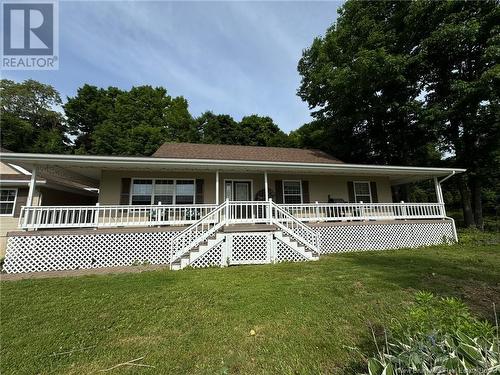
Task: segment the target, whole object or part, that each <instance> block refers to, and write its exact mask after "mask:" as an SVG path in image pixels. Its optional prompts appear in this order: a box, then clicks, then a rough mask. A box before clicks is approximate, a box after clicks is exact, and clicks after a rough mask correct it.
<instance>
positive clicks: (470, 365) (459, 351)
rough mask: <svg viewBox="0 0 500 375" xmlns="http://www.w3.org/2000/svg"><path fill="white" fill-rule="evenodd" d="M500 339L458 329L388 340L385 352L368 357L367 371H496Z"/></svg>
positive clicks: (382, 374) (387, 374) (379, 374)
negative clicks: (478, 336)
mask: <svg viewBox="0 0 500 375" xmlns="http://www.w3.org/2000/svg"><path fill="white" fill-rule="evenodd" d="M499 353H500V352H499V340H498V338H496V337H494V336H491V337H488V338H472V337H470V336H467V335H465V334H463V333H460V332H459V331H458V332H457V333H454V334H444V335H438V336H436V337H434V336H427V337H422V336H421V335H419V336H409V337H407V338H406V339H405V340H404V341H399V340H394V341H393V342H388V343H387V345H386V347H385V348H384V352H381V353H379V354H378V356H377V357H374V358H370V359H369V361H368V374H369V375H392V374H394V375H396V374H415V375H417V374H422V375H431V374H441V375H449V374H470V373H479V374H492V375H493V374H498V373H499V372H500V364H499V363H500V355H499Z"/></svg>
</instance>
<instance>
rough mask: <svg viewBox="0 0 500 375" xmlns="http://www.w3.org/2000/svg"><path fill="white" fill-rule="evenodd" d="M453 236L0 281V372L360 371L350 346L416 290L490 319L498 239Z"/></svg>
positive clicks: (498, 275) (367, 339)
mask: <svg viewBox="0 0 500 375" xmlns="http://www.w3.org/2000/svg"><path fill="white" fill-rule="evenodd" d="M462 238H463V242H462V243H461V244H459V245H455V246H442V247H433V248H426V249H418V250H397V251H384V252H364V253H351V254H342V255H332V256H323V257H322V259H321V260H320V261H318V262H310V263H301V264H280V265H263V266H247V267H230V268H226V269H215V268H214V269H204V270H184V271H179V272H170V271H154V272H145V273H141V274H120V275H100V276H84V277H71V278H70V277H68V278H57V279H56V278H54V279H39V280H23V281H16V282H2V283H1V301H0V303H1V305H0V308H1V310H0V312H1V336H0V338H1V351H0V357H1V366H0V372H1V373H2V374H14V373H15V374H38V373H40V374H52V373H57V374H60V373H62V374H86V373H93V372H96V371H98V370H101V369H106V368H109V367H112V366H114V365H116V364H118V363H121V362H125V361H128V360H131V359H135V358H138V357H142V356H144V359H143V360H142V361H140V363H144V364H148V365H152V366H155V368H145V367H128V368H126V367H121V368H118V369H116V370H112V371H110V372H109V373H149V374H161V373H174V374H180V373H189V374H214V373H229V374H238V373H242V374H249V373H252V374H258V373H262V374H269V373H276V374H278V373H279V374H320V373H334V374H337V373H346V374H350V373H353V372H355V371H356V370H358V369H361V368H363V358H362V356H361V355H360V354H358V352H357V351H356V350H353V349H352V348H359V349H360V350H361V351H363V352H366V353H368V354H371V353H372V351H373V350H374V348H373V344H372V339H371V331H370V326H373V327H375V329H380V327H382V326H386V325H388V324H389V323H390V321H391V319H393V318H397V317H398V316H399V315H398V314H401V310H402V307H404V306H407V305H408V304H409V303H410V301H412V300H413V299H414V293H415V291H417V290H427V291H431V292H433V293H435V294H437V295H442V296H455V297H459V298H461V299H463V300H464V301H465V303H467V305H469V306H470V307H471V309H472V310H473V312H474V313H475V314H477V315H478V316H479V317H481V318H484V319H490V320H492V319H493V313H492V307H491V304H492V302H494V301H496V302H497V306H498V305H499V304H500V284H499V283H500V245H499V238H498V235H497V234H491V235H483V234H477V233H475V232H467V233H465V234H464V235H463V236H462ZM252 329H253V330H255V332H256V334H255V336H251V335H250V331H251V330H252ZM80 349H81V350H80ZM73 350H76V351H73ZM67 351H73V352H72V353H67V354H60V353H61V352H67Z"/></svg>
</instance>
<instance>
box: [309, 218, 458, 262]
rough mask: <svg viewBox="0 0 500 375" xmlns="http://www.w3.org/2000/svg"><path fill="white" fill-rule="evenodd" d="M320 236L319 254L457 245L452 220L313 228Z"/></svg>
mask: <svg viewBox="0 0 500 375" xmlns="http://www.w3.org/2000/svg"><path fill="white" fill-rule="evenodd" d="M313 228H314V229H315V230H316V231H317V232H318V233H319V235H320V241H321V243H320V249H321V253H322V254H328V253H342V252H348V251H363V250H386V249H399V248H408V247H409V248H415V247H422V246H431V245H439V244H443V243H453V242H455V241H456V230H455V223H454V222H453V221H452V220H439V221H438V220H432V221H431V220H422V221H421V222H418V221H410V222H404V221H402V222H392V223H381V224H379V223H376V222H367V223H344V224H342V225H338V224H337V225H321V226H314V227H313Z"/></svg>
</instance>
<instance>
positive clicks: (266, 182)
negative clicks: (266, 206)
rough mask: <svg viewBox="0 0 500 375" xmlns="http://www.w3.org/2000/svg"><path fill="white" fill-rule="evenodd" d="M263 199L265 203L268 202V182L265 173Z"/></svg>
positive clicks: (265, 173)
mask: <svg viewBox="0 0 500 375" xmlns="http://www.w3.org/2000/svg"><path fill="white" fill-rule="evenodd" d="M264 198H265V200H266V202H267V201H268V200H269V181H268V178H267V171H264Z"/></svg>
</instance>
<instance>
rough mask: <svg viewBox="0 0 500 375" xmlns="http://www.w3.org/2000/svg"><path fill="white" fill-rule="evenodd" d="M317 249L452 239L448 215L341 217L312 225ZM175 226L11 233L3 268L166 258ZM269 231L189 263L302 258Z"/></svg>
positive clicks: (243, 236) (240, 236)
mask: <svg viewBox="0 0 500 375" xmlns="http://www.w3.org/2000/svg"><path fill="white" fill-rule="evenodd" d="M313 228H314V229H315V230H316V231H318V232H319V234H320V250H321V253H337V252H347V251H360V250H383V249H395V248H402V247H419V246H428V245H436V244H441V243H450V242H454V241H455V226H454V223H453V221H449V220H443V221H422V222H415V221H413V222H393V223H382V224H378V223H377V224H375V223H345V224H342V225H339V224H338V223H337V224H335V225H333V224H332V225H327V224H323V225H321V226H314V227H313ZM176 233H178V232H175V231H152V232H145V231H139V232H117V233H88V232H87V233H84V234H48V233H46V234H42V233H40V234H32V235H13V236H10V237H9V239H8V244H7V253H6V257H5V265H4V270H5V271H6V272H9V273H21V272H39V271H57V270H72V269H86V268H100V267H116V266H127V265H134V264H144V263H150V264H168V263H169V262H170V259H169V256H170V240H171V238H172V237H173V236H175V234H176ZM305 260H306V258H305V257H304V256H303V255H302V254H300V253H298V252H297V251H295V249H293V248H291V247H290V246H288V245H287V244H286V243H284V242H282V241H280V240H279V239H278V238H276V237H275V236H274V235H273V232H256V233H231V234H226V236H225V239H224V242H221V243H219V244H217V245H216V246H214V247H213V248H212V249H210V250H209V251H207V252H206V253H205V254H203V255H202V256H200V257H199V258H197V259H196V260H195V261H194V262H193V263H192V264H191V266H192V267H210V266H223V265H227V264H258V263H271V262H283V261H295V262H297V261H305Z"/></svg>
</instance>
